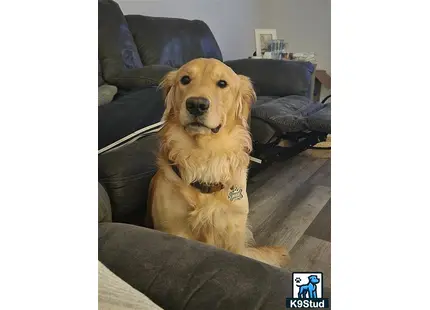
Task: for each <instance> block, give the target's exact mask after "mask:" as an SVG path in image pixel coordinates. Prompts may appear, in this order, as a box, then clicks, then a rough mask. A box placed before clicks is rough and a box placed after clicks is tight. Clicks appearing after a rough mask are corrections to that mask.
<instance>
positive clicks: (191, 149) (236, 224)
mask: <svg viewBox="0 0 430 310" xmlns="http://www.w3.org/2000/svg"><path fill="white" fill-rule="evenodd" d="M185 75H187V76H188V77H189V78H190V80H191V81H190V83H188V84H187V85H183V84H182V83H181V79H182V78H183V77H184V76H185ZM219 80H224V81H225V82H226V83H227V86H226V87H225V88H221V87H219V85H217V83H218V81H219ZM160 87H161V88H162V89H163V91H164V94H165V104H166V110H165V113H164V116H163V118H164V120H165V125H164V127H163V129H162V130H161V131H160V140H161V141H160V142H161V146H160V151H159V154H158V171H157V173H156V175H155V176H154V178H153V179H152V181H151V185H150V195H149V197H150V198H149V201H148V209H149V212H150V216H151V217H152V222H153V225H154V228H155V229H157V230H161V231H165V232H167V233H170V234H173V235H177V236H181V237H184V238H189V239H193V240H198V241H201V242H205V243H208V244H211V245H214V246H217V247H220V248H223V249H226V250H228V251H231V252H234V253H237V254H241V255H245V256H248V257H251V258H254V259H257V260H260V261H263V262H265V263H268V264H271V265H274V266H283V265H285V263H286V262H287V260H288V253H287V250H286V249H285V248H283V247H252V243H253V239H252V233H251V231H250V230H249V228H248V224H247V217H248V210H249V206H248V196H247V194H246V179H247V170H248V165H249V153H250V151H251V148H252V141H251V137H250V134H249V130H248V123H247V119H248V116H249V113H250V105H251V103H252V102H253V101H254V100H255V96H256V95H255V92H254V90H253V87H252V84H251V82H250V80H249V79H248V78H247V77H245V76H241V75H237V74H235V73H234V72H233V70H231V69H230V68H229V67H227V66H226V65H225V64H223V63H222V62H220V61H218V60H215V59H195V60H193V61H191V62H189V63H187V64H185V65H184V66H182V67H181V68H180V69H178V70H176V71H173V72H170V73H169V74H167V76H166V77H165V78H164V80H163V81H162V83H161V85H160ZM190 97H205V98H207V99H208V100H209V102H210V106H209V109H208V110H207V112H206V113H205V114H204V115H202V116H201V117H194V116H192V115H190V113H188V112H187V108H186V103H185V101H186V100H187V99H188V98H190ZM196 119H197V120H198V122H199V124H202V125H198V126H195V125H193V121H195V120H196ZM217 126H220V129H219V131H218V132H214V131H213V129H214V128H216V127H217ZM171 162H173V163H175V164H176V166H177V167H178V169H179V171H180V175H181V177H179V176H178V175H177V174H176V173H175V172H174V171H173V169H172V167H171ZM196 180H198V181H200V182H206V183H217V182H221V183H222V184H223V185H224V189H222V190H221V191H218V192H215V193H211V194H203V193H201V192H200V191H199V190H197V189H196V188H194V187H192V186H190V185H189V184H190V183H192V182H194V181H196ZM232 186H236V187H239V188H241V189H242V194H243V198H242V199H239V200H234V201H231V200H229V198H228V194H229V191H230V188H231V187H232Z"/></svg>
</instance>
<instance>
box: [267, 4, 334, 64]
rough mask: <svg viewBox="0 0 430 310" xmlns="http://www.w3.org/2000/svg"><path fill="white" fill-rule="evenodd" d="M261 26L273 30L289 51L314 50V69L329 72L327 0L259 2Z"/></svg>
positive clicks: (329, 40) (329, 20)
mask: <svg viewBox="0 0 430 310" xmlns="http://www.w3.org/2000/svg"><path fill="white" fill-rule="evenodd" d="M260 5H261V6H262V9H261V13H262V14H264V15H263V20H264V21H265V27H264V28H274V29H276V32H277V36H278V38H280V39H281V38H282V39H285V41H286V42H288V44H289V50H290V51H292V52H315V53H316V58H317V62H318V68H321V69H325V70H327V71H328V72H331V70H330V66H331V61H330V54H331V52H330V49H331V36H330V34H331V4H330V0H264V1H260Z"/></svg>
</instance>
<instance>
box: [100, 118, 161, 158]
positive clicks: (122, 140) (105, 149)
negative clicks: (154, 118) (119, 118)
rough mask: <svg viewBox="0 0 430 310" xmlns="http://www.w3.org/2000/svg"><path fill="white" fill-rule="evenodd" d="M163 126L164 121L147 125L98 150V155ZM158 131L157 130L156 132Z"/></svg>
mask: <svg viewBox="0 0 430 310" xmlns="http://www.w3.org/2000/svg"><path fill="white" fill-rule="evenodd" d="M163 124H164V121H161V122H158V123H155V124H152V125H149V126H146V127H143V128H142V129H139V130H137V131H135V132H133V133H131V134H129V135H128V136H125V137H124V138H121V139H119V140H117V141H115V142H114V143H111V144H109V145H108V146H105V147H104V148H102V149H100V150H99V155H100V154H102V153H104V152H106V151H109V150H110V149H112V148H114V147H115V146H117V145H119V144H121V143H122V142H124V141H127V140H128V139H132V138H134V137H135V136H137V135H140V134H142V133H145V132H147V131H149V130H151V129H154V128H156V127H160V128H161V126H162V125H163ZM158 130H159V129H158ZM158 130H157V131H158Z"/></svg>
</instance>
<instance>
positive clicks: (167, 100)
mask: <svg viewBox="0 0 430 310" xmlns="http://www.w3.org/2000/svg"><path fill="white" fill-rule="evenodd" d="M176 74H177V70H174V71H170V72H169V73H167V74H166V75H165V76H164V78H163V80H162V81H161V82H160V85H159V86H158V88H160V89H161V90H162V92H163V98H164V104H165V106H166V109H165V110H164V114H163V120H166V119H167V118H168V117H169V115H170V114H171V112H173V111H172V109H173V97H174V96H173V93H174V92H173V90H172V88H173V85H174V84H175V79H176Z"/></svg>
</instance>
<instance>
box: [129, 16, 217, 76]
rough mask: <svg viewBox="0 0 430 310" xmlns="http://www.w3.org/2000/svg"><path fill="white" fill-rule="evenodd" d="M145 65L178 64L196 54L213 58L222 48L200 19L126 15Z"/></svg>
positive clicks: (198, 56)
mask: <svg viewBox="0 0 430 310" xmlns="http://www.w3.org/2000/svg"><path fill="white" fill-rule="evenodd" d="M126 19H127V22H128V25H129V27H130V30H131V31H132V33H133V37H134V40H135V42H136V45H137V49H138V51H139V54H140V57H141V60H142V62H143V64H144V65H152V64H160V65H168V66H171V67H175V68H178V67H180V66H182V65H183V64H185V63H187V62H188V61H190V60H192V59H195V58H216V59H219V60H221V61H222V55H221V51H220V49H219V46H218V43H217V42H216V40H215V38H214V36H213V34H212V32H211V30H210V29H209V27H208V26H207V25H206V24H205V23H204V22H203V21H200V20H186V19H180V18H166V17H150V16H142V15H127V16H126Z"/></svg>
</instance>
